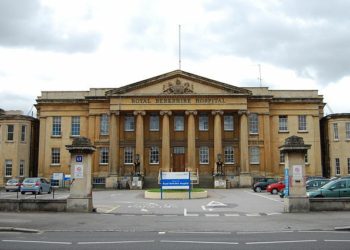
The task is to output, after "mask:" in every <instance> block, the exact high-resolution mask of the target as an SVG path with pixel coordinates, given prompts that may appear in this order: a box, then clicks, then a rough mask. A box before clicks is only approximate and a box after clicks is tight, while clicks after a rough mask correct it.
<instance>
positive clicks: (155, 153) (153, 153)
mask: <svg viewBox="0 0 350 250" xmlns="http://www.w3.org/2000/svg"><path fill="white" fill-rule="evenodd" d="M149 163H150V164H159V148H158V147H151V149H150V152H149Z"/></svg>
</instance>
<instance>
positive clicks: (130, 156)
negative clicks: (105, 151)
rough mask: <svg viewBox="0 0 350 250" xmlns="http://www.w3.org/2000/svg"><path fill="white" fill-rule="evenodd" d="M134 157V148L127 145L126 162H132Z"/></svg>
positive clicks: (125, 151) (125, 149)
mask: <svg viewBox="0 0 350 250" xmlns="http://www.w3.org/2000/svg"><path fill="white" fill-rule="evenodd" d="M133 159H134V148H132V147H126V148H124V163H125V164H132V163H133Z"/></svg>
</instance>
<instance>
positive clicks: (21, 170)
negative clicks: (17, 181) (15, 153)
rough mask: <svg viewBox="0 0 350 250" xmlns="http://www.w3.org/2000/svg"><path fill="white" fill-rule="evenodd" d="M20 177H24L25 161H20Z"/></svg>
mask: <svg viewBox="0 0 350 250" xmlns="http://www.w3.org/2000/svg"><path fill="white" fill-rule="evenodd" d="M19 176H21V177H22V176H24V160H20V161H19Z"/></svg>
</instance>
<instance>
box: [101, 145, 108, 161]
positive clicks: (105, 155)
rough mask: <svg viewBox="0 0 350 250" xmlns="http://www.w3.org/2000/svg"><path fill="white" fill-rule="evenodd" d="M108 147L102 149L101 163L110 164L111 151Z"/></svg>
mask: <svg viewBox="0 0 350 250" xmlns="http://www.w3.org/2000/svg"><path fill="white" fill-rule="evenodd" d="M108 151H109V150H108V148H107V147H104V148H101V149H100V164H108V157H109V152H108Z"/></svg>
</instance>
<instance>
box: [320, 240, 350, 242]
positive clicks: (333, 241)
mask: <svg viewBox="0 0 350 250" xmlns="http://www.w3.org/2000/svg"><path fill="white" fill-rule="evenodd" d="M324 241H325V242H350V240H324Z"/></svg>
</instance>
